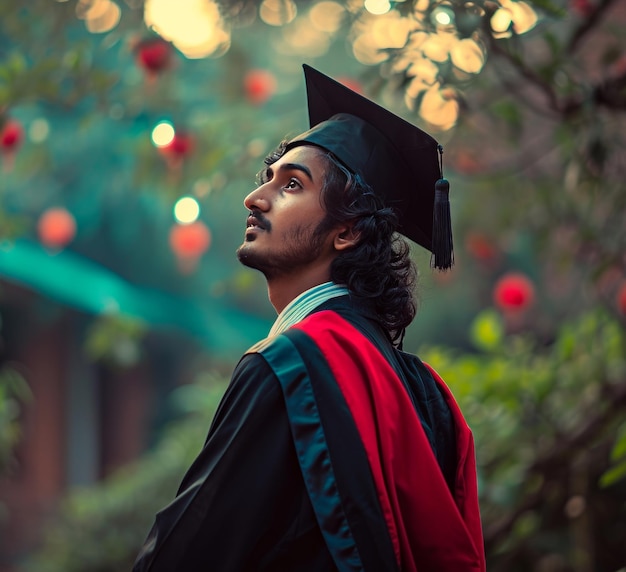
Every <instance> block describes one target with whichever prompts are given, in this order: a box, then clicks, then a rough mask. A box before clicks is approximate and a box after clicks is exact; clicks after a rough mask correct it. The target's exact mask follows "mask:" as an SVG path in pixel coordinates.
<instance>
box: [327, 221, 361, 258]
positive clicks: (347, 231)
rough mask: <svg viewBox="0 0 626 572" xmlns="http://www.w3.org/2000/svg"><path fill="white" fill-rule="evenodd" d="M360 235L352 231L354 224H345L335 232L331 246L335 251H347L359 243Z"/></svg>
mask: <svg viewBox="0 0 626 572" xmlns="http://www.w3.org/2000/svg"><path fill="white" fill-rule="evenodd" d="M360 238H361V233H360V232H358V231H355V230H354V223H353V222H350V223H345V224H343V225H342V226H340V227H339V228H338V229H337V230H336V232H335V240H334V242H333V245H334V247H335V250H340V251H341V250H347V249H348V248H352V247H353V246H356V245H357V244H358V243H359V240H360Z"/></svg>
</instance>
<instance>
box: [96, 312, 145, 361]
mask: <svg viewBox="0 0 626 572" xmlns="http://www.w3.org/2000/svg"><path fill="white" fill-rule="evenodd" d="M146 329H147V328H146V325H145V324H143V323H142V321H141V320H138V319H136V318H131V317H128V316H122V315H117V314H104V315H103V316H101V317H100V318H98V319H96V320H94V321H93V322H92V323H91V326H90V327H89V331H88V332H87V336H86V338H85V353H86V354H87V355H88V356H89V357H90V358H91V359H92V360H94V361H102V362H104V363H107V364H109V365H112V366H114V367H121V368H127V367H131V366H133V365H135V364H137V363H138V362H139V360H140V359H141V347H140V343H141V340H142V338H143V336H144V335H145V333H146Z"/></svg>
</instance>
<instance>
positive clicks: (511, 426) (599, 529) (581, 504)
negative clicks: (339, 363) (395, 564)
mask: <svg viewBox="0 0 626 572" xmlns="http://www.w3.org/2000/svg"><path fill="white" fill-rule="evenodd" d="M489 319H491V320H494V321H495V323H494V325H493V327H486V326H485V321H486V320H487V321H488V320H489ZM479 321H480V322H481V326H480V329H478V330H477V331H479V332H481V333H480V334H479V335H478V337H479V340H478V341H479V342H480V345H481V346H482V347H490V348H491V349H490V350H488V351H487V352H486V353H479V354H465V355H456V354H455V353H453V352H451V351H450V350H447V349H444V348H431V349H428V350H426V351H425V352H422V358H423V359H425V360H426V361H428V362H429V363H430V364H431V365H432V366H433V367H435V369H437V370H438V371H439V372H440V373H441V374H442V376H443V378H444V379H446V381H447V382H448V383H449V384H450V386H451V387H452V389H453V391H454V393H455V395H456V397H457V399H458V400H459V402H460V404H461V406H462V409H463V410H464V413H465V414H466V417H467V419H468V422H469V423H470V426H471V427H472V429H473V431H474V434H475V439H476V443H477V461H478V470H479V487H480V498H481V510H482V516H483V525H484V531H485V544H486V550H487V554H488V561H489V562H488V563H489V566H488V569H489V570H493V571H499V570H502V571H507V572H516V571H518V570H519V571H520V572H522V571H527V570H594V571H596V572H602V571H607V572H610V571H614V570H617V569H618V568H619V566H620V565H622V564H623V563H624V560H623V557H624V552H623V538H624V535H626V506H625V505H624V499H625V498H626V497H625V495H626V470H625V469H626V451H625V448H626V437H625V430H626V422H625V421H624V420H625V419H626V335H625V333H624V329H623V325H622V324H621V323H619V322H617V321H615V320H613V319H611V318H609V317H608V316H607V314H606V313H605V312H594V313H590V314H587V315H585V316H582V317H581V318H579V319H578V320H577V321H575V322H574V323H570V324H566V325H563V326H562V328H561V330H560V331H559V333H558V336H557V337H556V339H555V340H554V341H553V342H552V343H551V344H549V346H547V347H541V346H539V345H538V344H537V342H536V340H534V339H533V338H532V337H530V336H527V335H526V336H523V335H518V336H513V337H511V336H509V337H505V336H502V335H501V334H500V333H501V332H502V328H501V326H499V325H498V323H497V319H496V318H495V316H494V315H491V317H485V316H481V317H480V318H479ZM494 341H495V342H496V343H494ZM620 499H621V500H620Z"/></svg>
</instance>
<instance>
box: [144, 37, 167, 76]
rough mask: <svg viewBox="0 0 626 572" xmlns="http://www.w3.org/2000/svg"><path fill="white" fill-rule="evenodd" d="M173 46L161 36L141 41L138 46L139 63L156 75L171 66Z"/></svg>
mask: <svg viewBox="0 0 626 572" xmlns="http://www.w3.org/2000/svg"><path fill="white" fill-rule="evenodd" d="M171 56H172V47H171V46H170V44H169V43H168V42H166V41H165V40H162V39H160V38H154V39H151V40H146V41H144V42H141V43H139V45H138V46H137V63H138V64H139V65H140V66H141V67H142V68H143V69H145V70H146V71H147V72H148V73H149V74H153V75H156V74H158V73H159V72H162V71H163V70H164V69H166V68H167V67H169V65H170V61H171Z"/></svg>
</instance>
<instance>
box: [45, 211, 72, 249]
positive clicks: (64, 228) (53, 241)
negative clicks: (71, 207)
mask: <svg viewBox="0 0 626 572" xmlns="http://www.w3.org/2000/svg"><path fill="white" fill-rule="evenodd" d="M37 233H38V234H39V240H41V242H42V243H43V244H44V245H45V246H47V247H48V248H53V249H62V248H65V246H67V245H68V244H69V243H70V242H71V241H72V240H73V239H74V236H76V220H75V219H74V217H73V216H72V214H71V213H70V212H69V211H68V210H67V209H64V208H63V207H55V208H50V209H48V210H46V211H45V212H44V213H43V214H42V215H41V216H40V217H39V221H38V222H37Z"/></svg>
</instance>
